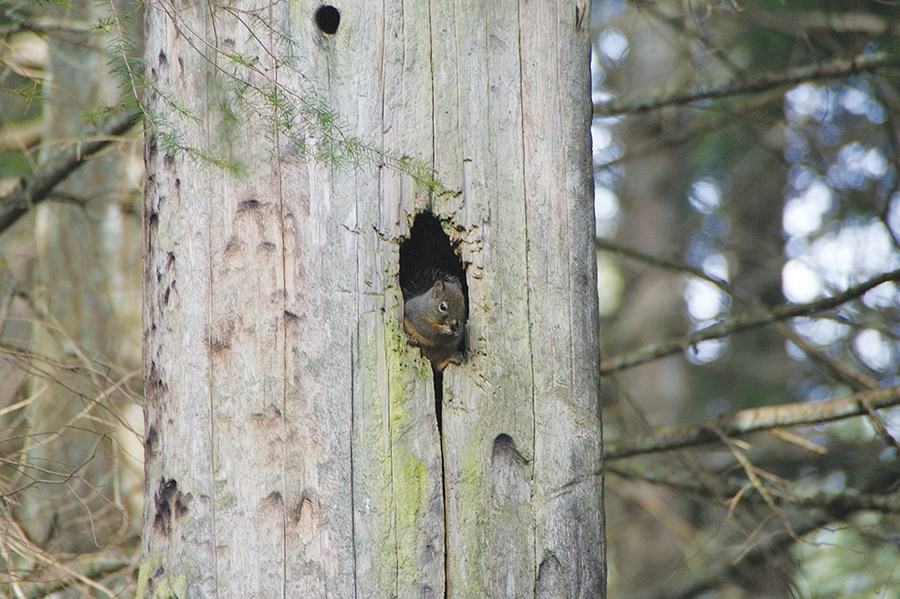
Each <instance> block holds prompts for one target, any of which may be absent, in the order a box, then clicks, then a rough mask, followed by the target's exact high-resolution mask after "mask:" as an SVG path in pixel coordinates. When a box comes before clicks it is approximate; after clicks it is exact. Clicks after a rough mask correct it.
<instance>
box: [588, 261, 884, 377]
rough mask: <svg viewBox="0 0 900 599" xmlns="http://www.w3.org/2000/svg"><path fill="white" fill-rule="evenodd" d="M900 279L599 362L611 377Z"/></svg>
mask: <svg viewBox="0 0 900 599" xmlns="http://www.w3.org/2000/svg"><path fill="white" fill-rule="evenodd" d="M897 280H900V269H897V270H892V271H890V272H886V273H882V274H880V275H878V276H876V277H873V278H871V279H869V280H868V281H865V282H863V283H860V284H859V285H856V286H854V287H850V288H849V289H847V290H845V291H843V292H841V293H838V294H837V295H833V296H831V297H826V298H823V299H820V300H817V301H814V302H809V303H806V304H784V305H781V306H777V307H775V308H771V309H768V310H763V311H752V312H750V313H748V314H743V315H739V316H734V317H732V318H727V319H725V320H723V321H721V322H718V323H716V324H714V325H712V326H708V327H706V328H704V329H701V330H699V331H697V332H696V333H692V334H690V335H687V336H685V337H681V338H679V339H672V340H670V341H665V342H662V343H660V344H657V345H649V346H646V347H643V348H641V349H638V350H636V351H633V352H630V353H627V354H625V355H622V356H617V357H614V358H610V359H608V360H603V361H602V362H601V363H600V374H601V375H605V374H609V373H611V372H616V371H618V370H624V369H626V368H631V367H633V366H637V365H638V364H643V363H645V362H650V361H653V360H656V359H658V358H662V357H665V356H669V355H671V354H674V353H677V352H679V351H683V350H685V349H687V348H689V347H691V346H692V345H696V344H697V343H700V342H701V341H706V340H708V339H718V338H720V337H725V336H727V335H733V334H734V333H739V332H741V331H746V330H748V329H754V328H758V327H761V326H764V325H767V324H770V323H773V322H781V321H783V320H788V319H790V318H795V317H798V316H809V315H811V314H817V313H819V312H824V311H826V310H830V309H832V308H836V307H837V306H840V305H841V304H844V303H846V302H848V301H850V300H852V299H855V298H857V297H859V296H861V295H863V294H864V293H866V292H867V291H869V290H870V289H872V288H873V287H877V286H878V285H881V284H882V283H886V282H888V281H897Z"/></svg>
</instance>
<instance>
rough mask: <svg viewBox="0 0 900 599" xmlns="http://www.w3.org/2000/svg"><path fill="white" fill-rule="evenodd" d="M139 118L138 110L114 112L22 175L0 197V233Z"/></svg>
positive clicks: (46, 196) (44, 198) (45, 197)
mask: <svg viewBox="0 0 900 599" xmlns="http://www.w3.org/2000/svg"><path fill="white" fill-rule="evenodd" d="M139 118H140V113H139V112H121V111H117V112H114V113H112V114H111V115H110V116H108V117H107V118H106V119H105V120H103V121H101V122H100V123H99V124H97V125H95V126H93V127H90V128H89V130H88V131H86V132H85V133H84V135H83V136H82V139H83V141H81V142H80V143H77V144H73V145H71V146H68V147H66V148H64V149H60V150H54V151H53V152H51V153H50V156H49V157H48V158H47V160H45V161H44V162H43V163H42V164H41V165H40V166H38V167H37V169H35V171H34V172H33V173H32V174H31V175H30V176H28V177H24V178H22V180H21V181H19V184H18V185H17V186H16V188H15V189H14V190H13V191H12V192H10V193H9V194H8V195H6V196H4V197H3V198H0V233H2V232H3V231H5V230H6V229H8V228H9V227H10V226H12V224H13V223H15V222H16V221H17V220H18V219H19V218H20V217H21V216H22V215H24V214H25V213H26V212H28V211H29V210H30V209H31V208H32V207H33V206H34V205H35V204H37V203H39V202H42V201H44V200H46V199H47V198H48V197H49V196H50V195H51V192H52V191H53V188H54V187H55V186H56V185H57V184H59V183H60V182H61V181H62V180H64V179H65V178H66V177H68V176H69V175H71V174H72V173H73V172H75V170H76V169H77V168H78V167H79V166H81V165H82V164H84V163H86V162H87V161H88V160H90V159H91V158H92V157H93V156H94V155H95V154H96V153H97V152H99V151H100V150H102V149H103V148H105V147H106V146H108V145H109V144H110V143H112V142H114V141H117V139H116V138H117V137H118V136H119V135H122V134H123V133H125V132H126V131H128V130H129V129H130V128H131V127H132V125H134V123H135V122H136V121H137V120H138V119H139Z"/></svg>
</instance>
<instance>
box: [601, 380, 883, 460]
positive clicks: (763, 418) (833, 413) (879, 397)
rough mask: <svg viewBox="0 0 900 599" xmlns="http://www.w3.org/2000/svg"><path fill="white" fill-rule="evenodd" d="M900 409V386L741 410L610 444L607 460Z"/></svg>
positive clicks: (607, 449)
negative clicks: (827, 398)
mask: <svg viewBox="0 0 900 599" xmlns="http://www.w3.org/2000/svg"><path fill="white" fill-rule="evenodd" d="M896 405H900V385H898V386H895V387H885V388H883V389H872V390H869V391H860V392H859V393H853V394H851V395H847V396H845V397H841V398H838V399H832V400H828V401H823V402H819V403H808V402H798V403H789V404H781V405H777V406H765V407H762V408H754V409H749V410H740V411H738V412H735V413H734V414H732V415H731V416H725V417H723V418H719V419H717V420H714V421H711V422H707V423H701V424H696V425H681V426H666V427H661V428H659V429H657V430H656V431H655V432H654V433H653V435H652V436H650V437H646V438H643V439H637V440H634V441H622V440H619V441H608V442H607V443H606V448H605V451H604V457H605V458H606V459H607V460H616V459H621V458H627V457H632V456H636V455H640V454H645V453H653V452H658V451H668V450H671V449H678V448H681V447H688V446H693V445H703V444H705V443H712V442H714V441H718V440H722V438H723V437H736V436H739V435H745V434H747V433H754V432H759V431H765V430H769V429H773V428H780V427H786V426H802V425H809V424H821V423H823V422H831V421H833V420H841V419H844V418H851V417H854V416H862V415H868V414H869V413H870V411H874V410H882V409H884V408H889V407H892V406H896Z"/></svg>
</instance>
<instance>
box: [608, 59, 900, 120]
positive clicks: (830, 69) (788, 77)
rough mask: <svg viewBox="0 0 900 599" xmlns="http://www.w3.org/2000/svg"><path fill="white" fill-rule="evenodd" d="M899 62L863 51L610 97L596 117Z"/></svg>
mask: <svg viewBox="0 0 900 599" xmlns="http://www.w3.org/2000/svg"><path fill="white" fill-rule="evenodd" d="M896 63H897V58H896V57H891V56H890V55H889V54H888V53H887V52H875V53H872V54H860V55H857V56H854V57H852V58H838V59H835V60H831V61H828V62H821V63H815V64H807V65H802V66H799V67H795V68H793V69H788V70H783V71H772V72H769V73H764V74H762V75H759V76H757V77H753V78H749V79H741V80H730V81H722V82H719V83H714V84H711V85H701V86H698V87H694V88H691V89H688V90H686V91H678V92H674V93H670V92H664V91H660V92H657V93H654V94H651V95H649V96H645V97H639V98H629V99H627V100H618V99H616V100H611V101H609V102H604V103H602V104H595V105H594V116H598V117H607V116H617V115H622V114H640V113H644V112H649V111H651V110H657V109H659V108H664V107H666V106H681V105H683V104H690V103H691V102H698V101H701V100H711V99H716V98H726V97H729V96H736V95H741V94H753V93H759V92H763V91H767V90H770V89H774V88H777V87H783V86H786V85H794V84H796V83H802V82H804V81H819V80H822V79H835V78H838V77H843V76H845V75H850V74H852V73H860V72H863V71H872V70H875V69H878V68H880V67H884V66H889V65H895V64H896Z"/></svg>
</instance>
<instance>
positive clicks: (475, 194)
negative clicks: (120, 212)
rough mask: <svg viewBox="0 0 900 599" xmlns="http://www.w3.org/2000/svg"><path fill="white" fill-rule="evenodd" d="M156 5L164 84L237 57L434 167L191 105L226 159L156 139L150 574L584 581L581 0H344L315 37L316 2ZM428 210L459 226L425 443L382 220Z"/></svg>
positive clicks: (148, 367) (358, 581)
mask: <svg viewBox="0 0 900 599" xmlns="http://www.w3.org/2000/svg"><path fill="white" fill-rule="evenodd" d="M537 4H540V6H538V5H537ZM148 6H149V8H148V11H147V14H148V38H147V39H148V50H147V62H148V64H149V65H150V66H151V68H152V69H154V71H153V72H154V73H155V74H156V76H157V77H159V85H160V88H161V89H162V90H164V91H166V92H167V93H171V94H173V95H176V96H178V97H179V98H183V101H184V102H186V104H187V105H190V106H191V107H192V108H194V109H196V110H197V111H198V112H200V113H203V114H207V113H209V112H215V110H214V106H210V105H206V104H204V103H205V102H209V101H210V99H215V98H217V97H218V96H217V94H218V93H219V87H218V86H220V85H221V83H220V82H217V76H216V75H215V72H214V68H211V66H210V65H211V64H216V63H217V64H218V65H219V66H221V65H223V64H224V65H227V64H229V63H228V61H227V59H226V57H227V54H228V52H234V53H239V54H241V55H242V56H244V57H255V58H256V59H257V60H256V62H254V64H255V65H256V69H257V71H256V72H257V75H258V76H259V77H260V84H261V85H262V84H265V83H266V81H267V79H271V80H272V81H275V82H277V84H278V85H279V86H283V88H284V89H286V90H290V92H291V93H294V94H296V97H313V98H316V99H317V100H321V101H323V102H324V103H325V104H327V105H328V106H329V107H330V108H331V109H332V110H334V112H335V113H336V114H337V115H339V120H340V122H339V125H340V127H341V128H342V130H343V131H345V132H346V133H348V134H351V135H356V136H359V137H360V138H362V140H363V141H365V142H367V143H369V144H371V145H372V146H373V147H376V148H381V149H383V150H385V151H388V152H394V153H397V154H399V155H405V156H410V157H413V158H417V159H424V160H426V161H428V162H431V163H432V164H433V166H434V169H435V172H436V175H437V177H438V178H439V180H440V182H441V184H442V185H443V186H444V187H445V188H446V189H448V190H449V193H446V194H443V195H439V196H433V195H431V194H430V193H429V192H428V191H427V190H426V189H425V188H424V187H421V186H417V185H416V184H415V182H414V181H413V179H412V178H411V177H410V176H409V175H407V174H404V173H401V172H399V171H398V170H396V169H393V168H390V167H389V166H385V165H384V164H381V163H380V162H379V161H377V160H375V161H373V160H369V159H361V160H359V162H358V164H350V165H335V164H329V163H327V162H322V161H316V160H314V159H311V158H310V156H309V155H308V154H305V153H304V152H303V151H301V150H300V149H299V148H298V147H297V146H296V144H295V143H294V140H291V139H289V138H288V136H287V135H285V133H284V132H283V131H282V132H275V133H274V134H273V132H272V131H271V130H267V129H266V126H265V120H264V119H262V118H261V117H259V116H258V115H255V114H252V113H251V114H249V115H247V119H246V122H243V123H241V125H240V127H239V128H238V129H237V130H236V131H232V132H231V133H229V127H228V125H227V123H225V122H223V121H222V120H221V119H220V118H218V117H215V116H214V115H210V116H209V117H208V118H207V119H206V121H204V122H203V125H202V126H199V127H194V128H190V127H188V128H187V129H186V139H188V141H189V142H190V143H193V144H196V145H197V146H198V147H209V146H210V145H212V146H214V147H218V148H225V149H227V150H228V152H230V153H231V154H230V155H232V156H234V157H237V158H240V159H241V160H242V161H244V162H245V163H246V164H247V165H248V166H249V167H250V168H248V169H247V170H246V171H245V173H244V174H243V175H242V176H240V177H237V178H235V177H231V176H230V175H227V174H224V173H223V172H222V171H220V170H216V169H215V168H212V167H210V166H203V165H199V164H198V163H197V162H195V161H191V160H190V159H189V158H188V157H186V156H184V155H182V154H173V155H170V154H167V153H165V152H163V151H162V150H161V149H160V148H159V147H158V146H156V145H154V143H153V138H152V137H151V138H149V140H148V144H147V162H148V167H149V179H148V186H147V193H146V199H145V212H146V213H145V241H146V260H145V265H146V268H145V277H146V278H145V285H146V289H145V303H146V308H145V334H146V340H145V375H146V378H147V382H148V401H147V415H148V427H149V428H148V444H150V445H152V447H150V448H149V449H148V462H147V464H148V465H147V473H148V498H149V502H148V506H147V509H146V512H145V513H146V518H147V524H146V525H145V546H146V547H145V549H146V554H145V561H144V567H143V568H142V575H141V576H142V578H141V579H142V584H143V585H144V587H143V588H145V589H146V594H147V595H148V596H149V595H151V594H153V593H155V592H156V591H157V590H159V589H176V590H178V589H187V590H188V591H189V592H190V595H191V596H200V597H202V596H213V595H217V596H221V597H249V596H259V597H354V596H355V597H442V596H445V594H446V595H449V596H454V597H481V596H489V597H530V596H534V595H535V594H537V595H539V596H573V597H574V596H582V597H598V596H602V580H603V572H604V570H603V564H602V543H601V541H602V511H601V510H600V506H601V505H602V504H601V501H602V486H601V482H600V478H599V477H598V476H596V473H597V472H599V466H600V464H599V459H600V429H599V413H598V408H597V361H598V359H599V358H598V356H597V338H596V324H597V322H596V286H595V283H594V277H595V275H594V254H593V251H594V250H593V245H592V244H591V239H590V238H591V235H592V232H593V209H592V197H591V189H592V187H591V169H590V144H589V137H588V135H589V133H588V132H589V118H590V116H589V114H590V112H589V111H590V94H589V72H588V62H589V54H588V52H589V50H588V48H589V42H588V37H587V19H588V17H587V16H583V19H582V20H581V21H580V25H577V24H576V19H575V17H576V8H578V10H582V9H583V8H582V6H581V3H573V2H558V3H531V2H529V3H522V4H521V5H520V4H519V3H517V2H514V1H511V0H504V1H502V2H491V3H484V2H474V1H472V2H462V3H459V2H449V1H446V2H445V1H443V0H441V1H432V2H430V3H423V2H414V1H405V2H404V1H403V0H391V1H389V2H386V3H383V4H375V3H365V2H359V3H348V4H347V5H341V6H339V9H340V13H341V24H340V27H339V29H338V32H337V33H336V34H335V35H333V36H325V35H323V34H322V33H321V32H320V31H318V29H317V27H316V24H315V21H314V19H313V14H314V11H315V9H316V8H317V7H318V6H319V3H318V2H315V1H313V0H302V1H298V2H291V3H286V2H281V3H274V4H273V3H269V2H259V3H258V6H257V9H258V11H254V9H253V8H252V7H247V6H242V7H241V9H242V11H244V12H241V13H236V12H233V11H232V12H229V11H224V10H223V9H221V8H219V9H212V8H210V5H197V4H190V5H187V4H185V7H184V10H183V11H181V10H179V19H182V20H184V21H185V22H190V23H193V25H192V30H191V32H188V30H187V28H185V27H182V28H179V29H178V31H177V32H176V27H175V26H174V25H173V24H172V20H171V18H170V17H169V16H166V15H165V14H164V13H163V12H161V9H160V8H159V7H160V6H162V4H161V3H158V2H151V3H150V4H149V5H148ZM166 6H168V4H166ZM178 6H179V7H180V6H181V5H180V4H179V5H178ZM188 6H189V8H188ZM584 9H586V7H584ZM210 10H216V11H218V12H215V13H210V12H209V11H210ZM578 14H580V13H578ZM248 15H251V16H252V17H253V18H251V17H250V16H248ZM256 17H259V18H256ZM261 23H268V24H271V27H268V26H263V25H261ZM251 32H252V34H251ZM204 36H205V38H204ZM200 38H204V39H206V40H207V42H209V44H212V43H213V42H211V41H210V40H213V39H214V40H216V43H215V46H214V47H215V48H218V51H214V50H213V49H212V48H211V47H210V45H208V44H204V43H200ZM287 39H290V40H291V43H290V44H288V45H287V47H289V50H286V44H285V40H287ZM198 47H199V48H203V49H204V51H203V52H204V53H205V54H203V53H201V54H198V53H197V51H196V48H198ZM287 51H289V52H290V53H291V54H292V60H291V61H277V60H275V59H274V58H273V57H283V56H284V54H285V52H287ZM160 52H163V54H164V55H165V59H162V58H161V55H160ZM585 86H588V87H585ZM153 102H154V104H153V106H154V107H156V108H157V109H158V110H161V111H164V110H166V104H165V102H163V101H162V100H160V99H158V98H156V99H155V100H153ZM204 111H205V112H204ZM217 119H218V120H217ZM187 132H189V136H187V135H188V133H187ZM229 136H230V137H229ZM308 142H309V143H310V144H312V145H310V146H309V147H310V148H312V149H314V148H315V145H314V144H315V143H316V140H315V136H310V137H309V138H308ZM422 210H430V211H432V212H433V213H434V214H435V215H437V216H438V217H439V218H441V219H442V221H443V223H444V227H445V230H446V231H447V233H448V234H449V235H450V237H451V239H452V240H453V241H454V242H457V243H458V250H459V252H460V255H461V257H462V259H463V260H464V262H465V264H466V265H467V276H468V285H469V299H470V304H471V305H470V308H471V317H470V321H469V325H468V339H469V341H468V348H469V352H470V358H469V360H468V362H467V363H466V364H464V365H463V366H459V367H458V366H451V367H449V368H448V369H447V370H446V371H445V381H444V382H445V396H444V409H443V418H444V438H443V443H442V439H441V437H440V435H439V434H438V431H437V427H436V421H435V405H434V392H433V388H432V379H431V370H430V366H429V365H428V364H427V362H425V361H424V360H423V359H422V358H421V356H420V355H419V352H418V351H417V350H416V349H415V348H412V347H410V346H408V345H407V343H406V338H405V335H404V333H403V329H402V308H403V300H402V295H401V291H400V288H399V283H398V275H399V272H398V270H399V268H398V252H399V244H400V243H401V241H402V240H403V239H404V238H405V237H406V236H408V234H409V228H410V226H411V224H412V221H413V218H414V216H415V214H416V213H417V212H419V211H422ZM150 433H153V434H150ZM151 439H152V440H153V442H152V443H150V441H149V440H151ZM442 454H443V455H442ZM445 474H446V477H447V479H446V480H447V484H446V497H445V488H444V484H443V477H444V476H445ZM171 480H176V481H177V487H178V492H180V493H182V494H184V497H187V498H189V499H188V500H187V501H188V503H187V507H186V508H185V509H179V508H178V505H179V504H177V502H176V501H175V498H176V494H175V493H173V492H172V490H171V486H168V487H167V486H166V484H163V485H160V482H161V481H162V482H163V483H168V482H169V481H171ZM155 495H159V497H160V498H161V499H162V500H163V501H157V500H155V499H154V497H155ZM445 504H446V509H445ZM160 505H163V506H169V507H168V512H169V513H171V514H172V517H171V518H170V520H171V521H172V522H171V524H170V525H169V526H167V527H162V526H159V527H155V526H154V524H153V522H154V518H155V517H156V515H157V514H158V513H159V512H160ZM182 507H183V506H182ZM165 511H166V510H165V509H163V512H165ZM176 515H177V517H176ZM445 530H446V531H448V534H449V536H448V537H447V538H446V539H445ZM448 550H449V554H447V555H445V552H446V551H448ZM448 577H449V578H448ZM448 580H449V582H448Z"/></svg>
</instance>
